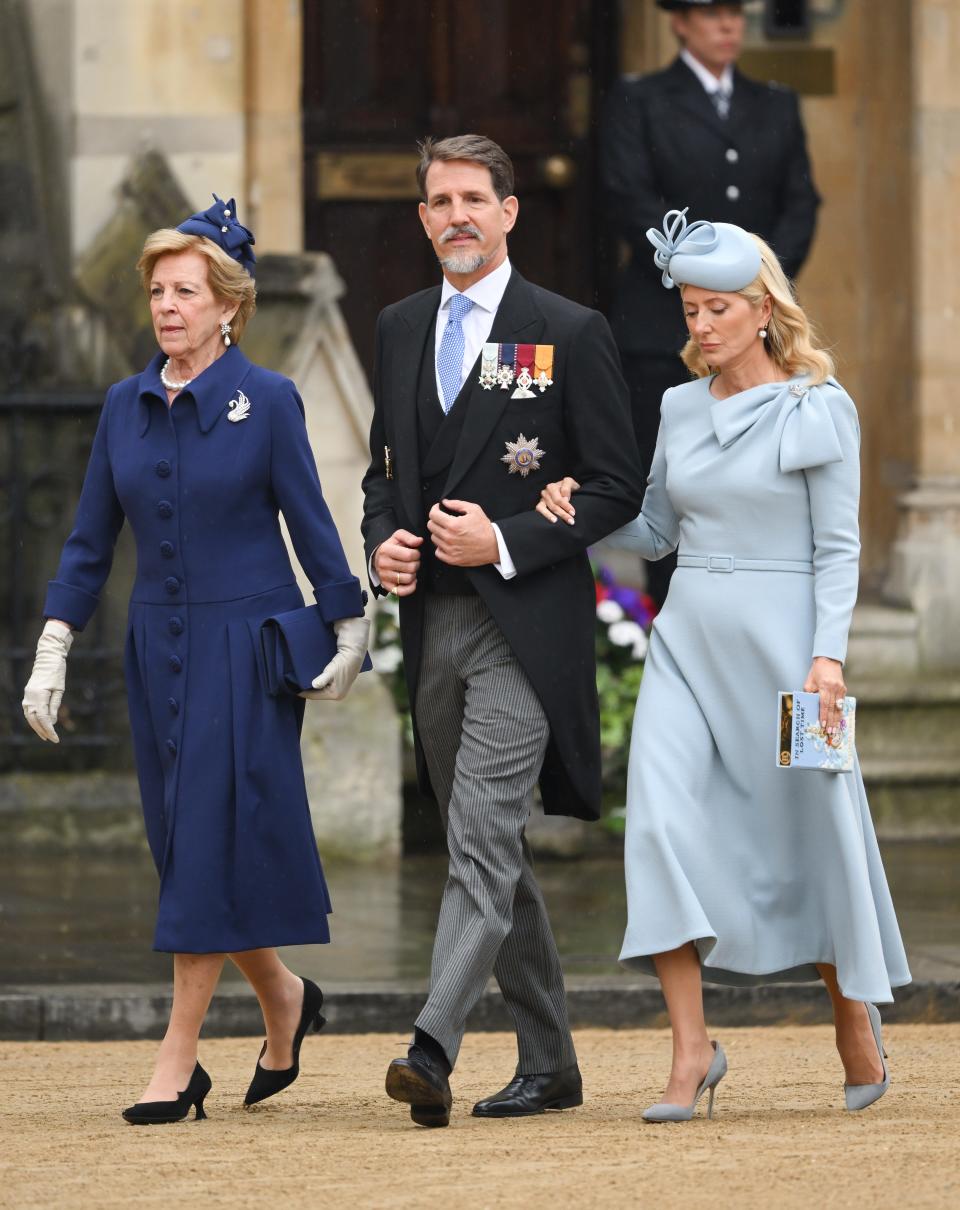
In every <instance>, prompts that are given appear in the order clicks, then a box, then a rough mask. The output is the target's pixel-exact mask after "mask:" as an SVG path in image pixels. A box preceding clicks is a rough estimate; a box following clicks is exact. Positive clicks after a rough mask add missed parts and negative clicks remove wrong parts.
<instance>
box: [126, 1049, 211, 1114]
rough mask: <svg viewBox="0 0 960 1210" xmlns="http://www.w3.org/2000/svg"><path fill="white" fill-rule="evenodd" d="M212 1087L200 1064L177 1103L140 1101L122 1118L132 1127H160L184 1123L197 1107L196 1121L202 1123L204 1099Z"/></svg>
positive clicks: (178, 1095)
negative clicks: (194, 1107)
mask: <svg viewBox="0 0 960 1210" xmlns="http://www.w3.org/2000/svg"><path fill="white" fill-rule="evenodd" d="M212 1086H213V1081H212V1080H211V1079H210V1077H209V1076H208V1075H207V1073H206V1072H205V1071H204V1070H203V1068H202V1067H201V1066H200V1064H199V1063H198V1064H197V1065H196V1067H194V1069H193V1075H191V1077H190V1083H189V1084H188V1085H187V1086H186V1088H185V1089H184V1090H183V1092H180V1093H178V1094H177V1099H176V1100H175V1101H140V1102H138V1103H137V1104H136V1105H131V1106H130V1108H129V1109H124V1110H122V1111H121V1116H122V1117H123V1118H124V1120H125V1121H127V1122H129V1123H130V1125H131V1126H159V1125H161V1124H162V1123H166V1122H182V1121H183V1119H184V1118H185V1117H186V1116H187V1114H188V1113H189V1112H190V1109H191V1107H192V1106H194V1105H196V1107H197V1117H196V1120H197V1121H198V1122H200V1121H202V1120H203V1119H204V1118H205V1117H206V1116H207V1115H206V1113H205V1112H204V1109H203V1098H204V1097H205V1096H206V1095H207V1093H208V1092H209V1091H210V1089H211V1087H212Z"/></svg>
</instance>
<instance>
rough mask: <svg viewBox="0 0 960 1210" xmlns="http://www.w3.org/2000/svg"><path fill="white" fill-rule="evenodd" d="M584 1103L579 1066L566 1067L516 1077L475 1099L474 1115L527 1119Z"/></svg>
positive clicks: (479, 1116)
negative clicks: (544, 1073) (542, 1073)
mask: <svg viewBox="0 0 960 1210" xmlns="http://www.w3.org/2000/svg"><path fill="white" fill-rule="evenodd" d="M582 1104H583V1081H582V1080H581V1078H580V1068H579V1067H565V1068H564V1069H563V1070H562V1071H551V1072H548V1073H547V1074H546V1075H542V1076H516V1077H515V1078H514V1079H512V1080H511V1081H510V1083H509V1084H508V1085H507V1086H506V1088H503V1089H501V1090H500V1092H498V1093H495V1094H494V1095H493V1096H492V1097H487V1098H486V1099H485V1100H483V1101H477V1103H476V1105H474V1107H473V1115H474V1117H477V1118H526V1117H530V1116H531V1115H532V1114H535V1113H543V1112H544V1110H545V1109H573V1108H574V1106H576V1105H582Z"/></svg>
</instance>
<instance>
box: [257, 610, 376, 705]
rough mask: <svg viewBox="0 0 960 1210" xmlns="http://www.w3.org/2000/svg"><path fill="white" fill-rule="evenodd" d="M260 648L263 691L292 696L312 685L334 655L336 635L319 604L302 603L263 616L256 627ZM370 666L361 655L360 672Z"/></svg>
mask: <svg viewBox="0 0 960 1210" xmlns="http://www.w3.org/2000/svg"><path fill="white" fill-rule="evenodd" d="M260 649H261V655H262V656H263V671H264V681H265V684H266V688H267V693H269V694H270V696H271V697H278V696H279V695H280V694H281V693H289V694H292V695H294V696H296V695H297V694H299V693H302V692H303V691H304V690H307V689H312V688H313V679H314V677H317V676H319V675H320V673H321V672H323V670H324V668H326V666H327V665H328V664H329V663H330V661H331V660H332V659H333V657H334V656H335V655H336V654H337V635H336V632H335V631H334V629H333V626H332V625H330V623H329V622H325V621H324V620H323V614H322V613H321V612H320V606H319V605H306V606H304V607H303V608H302V609H291V610H289V611H288V612H287V613H278V614H275V615H274V616H273V617H271V618H267V619H266V620H265V621H264V622H263V624H262V625H261V627H260ZM372 667H373V664H372V663H371V662H370V656H369V655H366V656H364V658H363V664H362V666H361V668H360V671H361V672H367V671H368V670H369V669H371V668H372Z"/></svg>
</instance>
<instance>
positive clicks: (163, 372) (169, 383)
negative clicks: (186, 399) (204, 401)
mask: <svg viewBox="0 0 960 1210" xmlns="http://www.w3.org/2000/svg"><path fill="white" fill-rule="evenodd" d="M169 368H170V358H169V357H168V358H167V360H166V361H165V362H164V363H163V366H162V367H161V369H160V381H161V382H162V383H163V385H164V386H165V387H166V388H167V390H168V391H182V390H183V388H184V387H188V386H189V385H190V383H191V382H193V379H192V378H185V379H184V380H183V382H174V381H173V379H172V378H168V377H167V370H169Z"/></svg>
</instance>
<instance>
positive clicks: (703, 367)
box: [680, 235, 836, 385]
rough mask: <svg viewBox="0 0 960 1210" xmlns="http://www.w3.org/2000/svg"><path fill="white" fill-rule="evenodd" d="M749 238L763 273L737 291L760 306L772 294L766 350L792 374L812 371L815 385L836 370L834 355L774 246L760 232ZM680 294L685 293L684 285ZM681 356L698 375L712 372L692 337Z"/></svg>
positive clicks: (704, 376)
mask: <svg viewBox="0 0 960 1210" xmlns="http://www.w3.org/2000/svg"><path fill="white" fill-rule="evenodd" d="M750 238H751V239H752V240H753V241H754V242H755V243H756V245H757V247H758V248H759V249H760V272H759V273H758V274H757V276H756V277H755V278H754V280H753V281H752V282H751V283H750V285H749V286H745V287H744V288H743V289H742V290H737V291H735V293H737V294H739V295H740V297H741V298H745V299H746V300H747V302H748V303H749V304H750V305H751V306H752V307H758V308H759V307H760V306H761V305H762V303H763V300H764V298H765V296H766V295H768V294H769V295H770V302H771V304H772V310H771V313H770V319H769V322H768V323H767V339H766V342H765V343H766V346H767V352H768V353H769V354H770V356H771V357H772V358H773V360H774V362H775V363H776V364H777V365H778V366H779V367H780V369H781V370H783V371H784V372H785V373H787V374H789V375H790V376H791V377H792V376H793V375H794V374H809V375H810V379H811V381H812V383H813V385H816V384H817V383H820V382H823V381H825V380H826V379H827V378H829V377H830V376H831V375H832V374H834V373H835V372H836V365H835V363H834V360H833V358H832V357H831V355H830V354H829V353H828V352H827V350H826V349H824V348H821V347H820V341H819V337H818V335H817V332H816V330H815V329H814V327H813V325H812V324H811V323H810V320H809V319H808V318H807V315H806V312H805V311H804V309H803V307H801V306H800V304H799V303H798V302H797V300H796V297H795V296H794V293H793V289H792V287H791V285H790V282H789V281H788V280H787V275H786V274H785V273H784V271H783V269H782V268H781V266H780V262H779V261H778V260H777V257H776V254H775V253H774V251H773V249H772V248H771V247H770V245H769V244H767V243H766V242H765V241H764V240H762V239H761V238H760V237H759V235H751V236H750ZM680 293H681V294H682V293H683V289H682V287H681V291H680ZM680 357H681V359H682V361H683V364H684V365H685V366H686V367H687V369H688V370H689V371H690V372H691V373H692V374H693V375H695V377H697V378H706V377H707V376H708V375H709V374H712V373H713V370H711V368H710V366H709V365H708V364H707V361H706V359H705V358H704V356H703V354H702V353H701V352H700V347H699V346H698V345H697V343H696V341H694V340H693V338H692V337H691V338H690V340H688V341H687V343H686V344H685V345H684V347H683V349H682V351H681V353H680Z"/></svg>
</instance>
